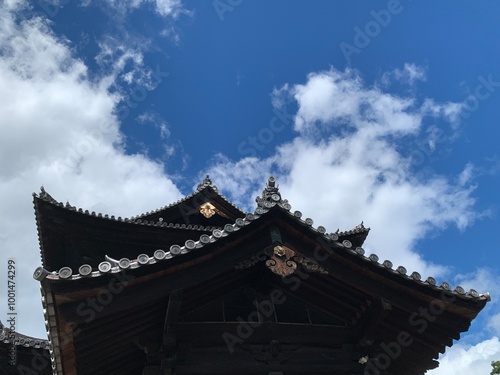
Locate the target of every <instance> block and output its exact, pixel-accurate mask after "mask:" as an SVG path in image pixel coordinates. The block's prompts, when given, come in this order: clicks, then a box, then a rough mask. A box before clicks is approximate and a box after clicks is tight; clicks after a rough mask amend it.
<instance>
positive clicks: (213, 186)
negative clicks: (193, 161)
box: [196, 174, 217, 191]
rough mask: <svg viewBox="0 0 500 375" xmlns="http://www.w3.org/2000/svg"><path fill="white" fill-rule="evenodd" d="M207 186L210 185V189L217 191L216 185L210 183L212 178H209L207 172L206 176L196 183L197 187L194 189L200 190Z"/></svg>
mask: <svg viewBox="0 0 500 375" xmlns="http://www.w3.org/2000/svg"><path fill="white" fill-rule="evenodd" d="M207 186H210V187H211V188H212V189H214V190H215V191H217V186H215V185H214V184H213V183H212V180H211V179H210V176H209V175H208V174H207V176H206V177H205V178H204V179H203V181H202V182H201V183H199V184H198V188H197V189H196V190H201V189H203V188H205V187H207Z"/></svg>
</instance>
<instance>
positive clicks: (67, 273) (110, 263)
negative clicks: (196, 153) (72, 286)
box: [35, 176, 489, 299]
mask: <svg viewBox="0 0 500 375" xmlns="http://www.w3.org/2000/svg"><path fill="white" fill-rule="evenodd" d="M270 181H272V182H271V184H269V183H268V185H267V187H266V188H265V189H264V191H263V194H262V197H257V199H256V201H257V207H256V208H255V211H254V212H253V213H246V214H244V216H242V217H238V218H236V219H235V220H234V222H232V223H227V224H225V225H224V226H221V227H213V226H207V227H203V226H200V225H192V224H187V225H186V224H179V223H176V224H174V223H166V222H164V221H157V222H155V221H153V220H146V219H145V218H148V217H150V216H152V215H154V214H157V213H164V212H166V211H168V210H171V209H173V208H174V207H178V206H179V205H180V204H181V203H182V202H187V201H189V200H191V199H193V197H195V196H197V195H198V194H200V192H202V191H203V190H204V189H207V188H210V189H213V191H217V188H216V187H215V186H214V185H213V184H212V182H211V180H210V179H209V178H208V176H207V178H205V180H204V181H203V182H202V183H201V184H199V185H198V189H197V191H196V192H194V193H192V194H190V195H188V196H187V197H186V198H184V199H181V200H179V201H178V202H176V203H174V204H172V205H168V206H165V207H164V208H161V209H159V210H156V211H154V212H153V213H146V214H143V215H139V216H137V217H136V218H134V219H121V218H118V219H115V217H114V216H111V217H110V216H108V215H104V216H102V214H97V215H95V213H92V214H89V213H88V211H85V212H83V211H82V209H78V210H77V209H76V207H73V206H68V205H66V206H63V204H62V203H57V202H56V201H55V200H54V199H53V198H52V197H50V195H48V194H47V193H46V192H43V193H44V195H42V194H41V195H40V197H37V196H35V207H36V208H38V207H39V205H40V203H39V202H38V200H39V199H42V200H45V201H46V202H48V203H51V204H54V205H57V206H59V207H64V208H65V209H67V210H70V211H74V212H78V213H80V214H82V213H83V214H84V215H87V216H88V215H90V216H92V217H93V218H97V219H104V220H109V221H118V222H120V223H127V224H135V225H141V226H146V227H156V228H161V229H177V230H187V231H189V232H191V233H190V234H191V235H190V236H189V237H188V238H187V239H186V240H185V241H184V242H182V243H174V244H172V245H170V246H169V247H167V248H165V247H164V248H157V249H155V250H154V251H153V252H152V253H150V254H147V253H141V252H137V253H135V254H134V256H132V257H130V258H127V257H124V256H119V257H116V256H115V257H112V256H111V255H112V254H109V255H108V254H106V255H105V256H104V259H103V261H102V262H100V263H99V265H98V266H97V267H95V266H94V267H92V266H91V265H89V264H86V263H81V264H80V265H79V266H78V269H81V270H83V271H85V272H84V274H80V273H76V272H73V270H72V269H71V268H72V267H71V266H70V265H64V266H62V267H60V268H59V269H58V270H53V271H52V272H51V273H50V274H48V276H47V277H48V280H51V281H63V282H65V281H72V280H79V279H81V278H86V277H91V278H95V277H100V276H104V275H108V274H113V273H119V272H122V271H123V270H124V269H130V270H134V269H137V268H143V267H148V266H151V265H154V264H157V263H162V262H168V261H169V260H171V259H173V258H175V257H179V256H182V255H184V254H187V253H190V252H192V251H193V252H196V251H198V250H200V249H201V248H203V247H204V246H206V245H210V244H212V243H214V242H216V241H218V240H219V239H221V238H225V237H227V236H233V235H236V234H235V233H236V232H237V231H238V230H239V229H240V228H242V227H244V226H246V225H248V224H249V223H251V222H254V221H259V220H264V218H265V217H266V215H268V213H269V212H270V211H273V210H280V211H282V212H283V213H285V214H286V215H287V216H288V217H289V219H291V220H293V221H294V222H295V223H296V224H298V225H299V226H300V227H302V228H304V229H305V230H307V231H309V232H310V233H313V234H316V235H320V236H321V238H322V239H323V240H325V241H327V242H328V243H329V244H335V246H337V247H339V248H342V249H343V250H344V251H346V252H348V253H349V254H352V255H354V256H356V257H358V258H359V259H362V260H365V261H368V262H370V263H372V264H374V265H377V266H379V267H380V268H381V269H383V270H385V271H386V272H388V273H391V274H396V275H398V276H400V277H401V278H402V279H407V280H411V281H413V282H414V283H415V284H418V285H423V286H426V287H428V288H433V289H436V290H443V291H445V292H447V293H450V294H455V295H457V296H459V297H461V298H472V299H488V298H489V294H479V293H478V292H477V291H475V290H473V289H471V290H469V291H465V290H464V289H463V288H462V287H461V286H459V285H457V286H456V287H455V288H452V287H451V285H450V284H449V283H447V282H442V283H441V284H439V285H438V284H437V281H436V280H435V279H434V278H433V277H432V276H429V277H427V278H426V279H422V276H421V275H420V274H419V273H418V272H412V273H411V274H408V271H407V269H406V268H405V267H404V266H403V265H400V266H397V267H396V268H394V266H393V264H392V262H391V261H390V260H384V261H380V260H379V257H378V256H377V255H376V254H369V255H368V254H365V250H364V249H363V248H362V247H361V246H362V245H363V243H364V241H365V239H366V236H367V235H368V232H369V231H370V228H365V226H364V224H363V223H361V224H359V225H357V226H356V227H354V228H353V229H351V230H347V231H343V232H340V231H339V230H338V229H337V230H336V231H335V232H330V233H328V232H327V230H326V228H325V227H323V226H321V225H319V226H314V225H313V223H314V221H313V219H311V218H302V213H301V212H300V211H297V210H295V211H292V210H291V208H292V206H291V205H290V204H289V203H288V200H286V199H282V198H281V194H280V193H279V189H278V188H277V187H276V186H275V183H274V178H273V177H271V179H270ZM218 196H219V197H222V195H218ZM224 200H225V201H227V199H226V198H224ZM203 202H206V201H203ZM227 202H228V203H229V201H227ZM231 205H232V204H231ZM233 207H234V208H235V209H237V208H236V206H233ZM238 210H239V209H238ZM38 212H39V210H37V214H38ZM240 212H241V213H243V211H240ZM37 218H38V215H37ZM193 231H194V232H200V233H201V235H199V236H197V235H196V234H195V233H193ZM193 235H194V236H193ZM113 255H114V254H113ZM73 268H74V267H73ZM96 268H97V269H96ZM61 270H62V273H61ZM89 270H92V271H91V272H89Z"/></svg>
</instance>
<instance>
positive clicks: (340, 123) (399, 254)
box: [210, 69, 482, 292]
mask: <svg viewBox="0 0 500 375" xmlns="http://www.w3.org/2000/svg"><path fill="white" fill-rule="evenodd" d="M274 92H275V93H276V94H277V99H276V100H275V103H276V104H279V106H283V105H284V99H283V98H286V97H287V96H289V95H292V97H293V98H294V99H295V102H296V104H297V106H298V110H297V113H296V116H295V130H296V131H297V132H298V135H297V137H296V138H295V140H294V141H292V142H289V143H286V144H283V145H281V146H280V147H278V148H277V149H276V152H275V154H274V155H273V156H271V157H269V158H265V159H259V158H245V159H242V160H239V161H237V162H230V161H228V160H227V159H224V158H223V157H220V156H219V158H218V159H217V160H215V161H214V165H213V167H212V170H211V171H210V174H211V175H213V178H214V180H215V181H217V183H218V185H220V187H221V188H224V189H225V190H226V191H228V192H229V193H230V194H231V196H232V197H234V198H235V199H237V200H239V203H240V204H241V205H243V206H245V207H246V208H250V207H251V206H252V203H253V202H251V201H250V200H249V199H247V197H248V196H249V195H253V196H255V194H256V193H257V192H258V191H259V188H260V189H261V188H262V181H263V176H266V175H268V174H274V175H276V176H277V177H278V182H279V183H280V190H281V192H282V196H283V197H284V198H287V199H289V201H290V203H291V204H292V206H293V209H297V210H300V211H302V212H303V213H304V215H305V216H306V217H311V218H313V219H314V220H315V222H316V224H317V225H323V226H325V227H326V228H327V230H329V231H335V230H336V229H337V228H340V229H341V230H348V229H351V228H353V227H354V226H355V225H357V224H359V223H360V222H361V221H362V220H363V221H364V223H365V225H367V226H370V227H371V228H372V231H371V232H370V235H369V236H368V241H367V243H366V248H367V250H368V251H370V252H376V253H377V254H378V255H379V256H380V257H381V258H382V260H383V259H389V260H391V261H393V263H395V265H396V266H397V265H400V264H401V265H404V266H405V267H407V268H408V269H409V271H410V272H411V271H413V270H416V271H419V272H422V273H423V276H424V277H426V276H429V275H433V276H438V277H442V276H445V275H446V274H447V272H448V271H449V270H448V269H447V268H446V267H444V266H440V265H435V264H432V263H431V262H429V261H426V260H425V259H424V258H423V257H422V255H420V252H419V251H418V241H419V240H421V239H423V238H425V237H426V236H427V235H429V234H430V233H432V232H434V231H435V230H436V229H437V230H439V229H444V228H447V227H448V226H450V225H454V226H456V227H458V228H460V229H463V228H465V227H467V226H468V225H469V224H470V223H471V222H473V221H474V220H475V219H476V218H477V215H478V214H477V213H476V212H475V211H474V198H473V196H472V192H473V189H474V187H473V186H470V185H468V184H467V180H466V178H465V177H466V174H467V168H466V169H465V172H464V173H463V174H462V178H460V176H457V177H456V178H454V179H449V178H446V177H443V176H439V175H434V176H432V175H431V176H426V177H422V176H420V175H419V174H418V173H417V172H415V170H414V168H413V166H412V164H411V160H410V159H409V157H408V155H407V154H404V153H403V152H404V151H405V150H406V148H407V146H405V145H407V144H408V143H409V142H408V140H409V139H412V137H417V136H420V137H421V136H425V126H424V119H425V117H426V116H427V115H428V113H427V110H426V108H424V106H422V105H418V103H417V102H416V100H415V99H414V98H413V97H401V96H397V95H393V94H390V93H388V92H383V91H381V89H379V88H377V87H370V86H367V85H366V84H364V83H363V81H362V79H361V77H360V76H359V74H357V73H356V72H355V71H353V70H349V69H348V70H346V71H344V72H340V71H337V70H335V69H331V70H330V71H326V72H319V73H312V74H310V75H309V76H308V79H307V81H306V82H305V83H304V84H297V85H290V84H288V86H287V85H285V86H284V87H283V88H282V89H275V91H274ZM446 105H448V103H445V104H443V106H446ZM433 117H435V115H434V114H433ZM436 119H437V118H436ZM440 120H441V122H443V121H446V120H449V118H448V117H447V116H446V115H445V114H444V113H442V114H441V119H440ZM318 135H320V136H318ZM406 152H407V153H408V150H406ZM457 182H461V184H458V183H457ZM242 186H246V187H248V188H247V189H246V190H243V189H242V188H241V187H242ZM257 186H258V187H257ZM479 291H480V292H482V290H479Z"/></svg>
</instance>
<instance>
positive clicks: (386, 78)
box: [381, 63, 427, 86]
mask: <svg viewBox="0 0 500 375" xmlns="http://www.w3.org/2000/svg"><path fill="white" fill-rule="evenodd" d="M426 79H427V77H426V71H425V68H423V67H421V66H419V65H416V64H413V63H405V65H404V67H403V69H394V70H393V71H391V72H386V73H384V75H383V76H382V79H381V81H382V83H383V84H384V85H390V84H391V83H392V82H393V81H394V80H397V81H399V82H401V83H405V84H408V85H410V86H413V85H414V84H415V83H416V82H417V81H425V80H426Z"/></svg>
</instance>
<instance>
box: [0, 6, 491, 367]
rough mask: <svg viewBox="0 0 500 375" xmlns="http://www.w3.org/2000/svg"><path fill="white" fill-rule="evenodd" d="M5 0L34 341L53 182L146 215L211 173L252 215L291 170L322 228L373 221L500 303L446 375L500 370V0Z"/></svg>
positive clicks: (0, 113)
mask: <svg viewBox="0 0 500 375" xmlns="http://www.w3.org/2000/svg"><path fill="white" fill-rule="evenodd" d="M0 4H1V5H0V98H1V99H2V107H0V127H1V129H2V137H1V138H0V160H1V164H0V206H1V207H2V209H1V211H0V245H1V247H2V255H1V257H2V263H3V264H6V262H7V259H8V258H9V257H11V258H12V257H13V258H15V259H16V260H17V262H18V265H19V284H20V288H19V289H20V290H19V299H20V301H19V311H20V314H21V315H20V320H19V328H18V330H19V331H20V332H23V333H26V334H32V335H34V336H39V337H43V335H44V325H43V318H42V315H41V308H40V303H39V291H38V286H37V284H36V282H35V281H33V280H32V279H31V274H32V272H33V270H34V268H35V267H36V266H38V265H39V262H40V260H39V258H38V244H37V239H36V229H35V223H34V216H33V209H32V203H31V193H32V192H33V191H38V189H39V187H40V185H44V186H45V188H46V189H47V191H48V192H49V193H51V194H52V195H53V196H54V197H55V198H56V199H57V200H60V201H64V202H65V201H66V200H69V201H70V202H71V203H72V204H73V205H76V206H78V207H83V208H84V209H89V210H95V211H100V212H104V213H109V214H116V215H125V216H132V215H135V214H139V213H142V212H145V211H148V210H151V209H154V208H157V207H160V206H163V205H165V204H168V203H170V202H173V201H175V200H177V199H179V198H180V197H182V196H183V195H186V194H189V193H190V192H191V191H192V190H193V188H194V187H195V186H196V184H197V183H198V182H199V181H200V180H201V179H202V178H203V176H204V175H205V174H206V173H210V175H211V177H212V179H213V181H214V183H215V184H216V185H217V186H218V187H219V188H220V189H221V190H222V192H223V194H225V195H226V196H227V197H229V198H231V199H232V200H234V201H235V202H236V203H237V204H239V205H240V206H242V207H243V208H245V209H247V210H250V209H252V208H253V202H254V199H255V196H256V195H257V194H258V193H259V190H260V189H262V187H263V185H264V184H265V181H266V179H267V176H268V175H269V174H274V175H276V177H277V179H278V182H279V183H280V187H281V191H282V192H283V196H284V197H286V198H288V199H289V201H290V203H291V204H292V206H293V208H294V209H298V210H300V211H302V212H303V213H304V214H305V215H307V216H310V217H312V218H313V219H314V220H315V223H317V224H318V225H324V226H325V227H327V229H328V230H331V231H334V230H336V229H337V228H340V229H341V230H348V229H350V228H352V227H354V226H355V225H357V224H359V222H361V221H362V220H363V221H364V223H365V225H366V226H369V227H371V228H372V231H371V233H370V236H369V240H368V241H367V244H366V246H367V249H368V250H369V251H372V252H375V253H377V254H378V255H379V256H380V257H381V258H386V259H390V260H392V261H393V262H394V263H395V264H396V263H397V264H403V265H404V266H406V267H407V268H408V269H409V270H417V271H419V272H421V273H422V274H423V275H425V276H428V275H432V276H434V277H436V278H437V279H438V280H439V281H442V280H445V281H448V282H450V283H451V284H452V285H458V284H460V285H462V286H464V287H466V288H475V289H477V290H478V291H479V292H481V293H482V292H487V291H488V292H490V293H491V295H492V302H490V303H489V305H488V307H487V308H486V309H485V311H484V312H483V313H482V314H481V316H480V317H479V318H478V319H477V320H476V321H475V322H474V323H473V325H472V327H471V330H470V331H469V333H467V334H466V335H464V337H463V339H462V340H461V341H460V343H459V344H456V345H455V346H454V347H453V348H452V349H449V350H448V352H447V354H446V355H445V356H444V357H443V359H442V366H441V368H440V369H438V370H435V371H434V372H432V374H438V375H442V374H452V371H453V374H454V375H457V374H459V375H460V374H469V373H470V372H471V371H472V370H475V371H478V373H479V372H482V373H489V362H490V361H491V360H492V359H497V360H498V359H500V341H499V339H498V335H499V334H500V305H499V303H498V293H497V286H498V284H499V283H500V271H499V266H498V264H499V260H500V255H498V249H499V248H500V240H499V238H498V236H497V235H496V231H497V230H498V227H499V218H498V209H499V204H500V200H499V198H498V195H497V192H498V190H499V189H498V188H499V186H500V175H499V172H500V156H499V153H498V147H497V144H498V141H499V136H500V129H499V125H500V112H499V111H498V110H497V108H498V102H499V100H500V66H499V65H498V61H499V58H500V45H499V44H498V39H499V37H500V29H499V28H498V14H499V11H500V4H499V3H497V2H494V1H486V2H483V3H481V6H478V5H477V3H475V2H473V1H440V2H431V1H420V2H417V1H409V0H401V1H394V0H391V1H357V2H351V1H327V0H316V1H314V2H306V1H305V0H300V1H299V0H274V1H272V2H270V1H264V0H251V1H250V0H220V1H217V0H216V1H213V0H206V1H205V0H203V1H201V0H200V1H194V0H191V1H188V0H184V1H180V0H127V1H117V0H102V1H97V0H82V1H76V0H71V1H67V0H66V1H62V0H61V1H55V0H54V1H52V0H51V1H48V0H47V1H42V0H40V1H32V2H25V1H22V0H4V1H1V2H0ZM4 268H5V267H4ZM2 274H3V273H2ZM2 301H4V296H2V297H1V298H0V302H2ZM0 319H2V320H5V319H6V318H5V316H4V317H0ZM457 368H460V370H457ZM457 371H458V372H457Z"/></svg>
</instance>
